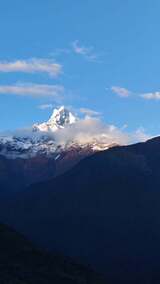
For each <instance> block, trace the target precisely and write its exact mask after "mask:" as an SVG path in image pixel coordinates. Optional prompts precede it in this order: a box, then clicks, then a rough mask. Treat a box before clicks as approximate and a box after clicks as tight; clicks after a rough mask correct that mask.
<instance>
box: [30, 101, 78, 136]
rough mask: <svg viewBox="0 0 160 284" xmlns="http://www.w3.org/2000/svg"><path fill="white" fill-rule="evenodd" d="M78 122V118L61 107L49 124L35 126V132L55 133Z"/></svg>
mask: <svg viewBox="0 0 160 284" xmlns="http://www.w3.org/2000/svg"><path fill="white" fill-rule="evenodd" d="M76 121H77V118H76V117H75V116H74V115H73V114H72V113H71V112H70V111H69V110H68V109H66V108H65V107H64V106H61V107H60V108H58V109H54V110H53V113H52V115H51V117H50V118H49V120H48V121H47V122H43V123H40V124H34V125H33V130H39V131H52V132H55V131H56V130H58V129H61V128H64V127H65V126H67V125H70V124H73V123H75V122H76Z"/></svg>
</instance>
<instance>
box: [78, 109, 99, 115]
mask: <svg viewBox="0 0 160 284" xmlns="http://www.w3.org/2000/svg"><path fill="white" fill-rule="evenodd" d="M80 112H81V113H83V114H85V115H87V116H90V117H91V116H99V115H101V113H100V112H98V111H95V110H92V109H89V108H80Z"/></svg>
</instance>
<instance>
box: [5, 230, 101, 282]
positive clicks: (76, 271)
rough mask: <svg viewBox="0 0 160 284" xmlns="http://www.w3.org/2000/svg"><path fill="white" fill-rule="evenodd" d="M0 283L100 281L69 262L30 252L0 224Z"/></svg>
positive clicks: (30, 250) (60, 258) (24, 243)
mask: <svg viewBox="0 0 160 284" xmlns="http://www.w3.org/2000/svg"><path fill="white" fill-rule="evenodd" d="M0 283H1V284H9V283H12V284H53V283H55V284H72V283H73V284H74V283H75V284H81V283H82V284H84V283H86V284H87V283H91V284H93V283H97V284H99V283H102V280H101V279H100V277H98V276H97V275H96V274H95V273H94V272H92V271H91V270H89V269H88V268H85V267H83V266H80V265H76V264H74V263H73V261H72V260H71V259H65V258H63V257H62V256H53V255H49V254H47V253H45V252H42V251H39V250H37V249H34V248H33V246H32V244H31V243H30V242H29V241H26V240H25V239H24V238H23V237H22V236H21V235H19V234H18V233H16V232H14V231H11V230H10V229H8V228H7V227H6V226H4V225H0ZM103 283H104V282H103Z"/></svg>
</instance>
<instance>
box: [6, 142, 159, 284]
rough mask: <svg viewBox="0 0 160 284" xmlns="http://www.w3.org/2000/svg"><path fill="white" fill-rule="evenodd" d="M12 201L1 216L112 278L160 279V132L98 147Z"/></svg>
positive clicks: (30, 234)
mask: <svg viewBox="0 0 160 284" xmlns="http://www.w3.org/2000/svg"><path fill="white" fill-rule="evenodd" d="M5 208H7V212H5V210H4V209H3V207H2V206H1V218H2V219H4V220H5V221H7V222H8V223H10V224H12V225H14V226H15V227H16V228H17V229H18V230H20V231H22V232H24V233H25V234H26V235H27V236H29V237H31V238H32V239H33V240H34V241H35V242H37V243H38V244H40V245H43V246H45V247H47V248H49V249H50V250H52V249H58V250H60V251H62V252H63V253H65V254H66V255H70V256H74V257H77V259H80V260H81V261H83V262H84V263H89V264H91V265H92V266H93V267H94V268H96V269H98V270H99V271H102V272H104V273H106V275H107V277H108V281H109V282H110V283H117V281H119V282H118V283H159V282H160V138H154V139H152V140H150V141H148V142H146V143H140V144H136V145H131V146H125V147H115V148H112V149H109V150H107V151H104V152H100V153H97V154H95V155H93V156H91V157H89V158H86V159H84V160H83V161H81V162H80V163H79V164H78V165H77V166H75V167H74V168H73V169H72V170H71V171H69V172H67V173H66V174H64V175H63V176H59V177H57V178H56V179H53V180H51V181H49V182H45V183H41V184H36V185H34V186H31V187H30V188H28V191H27V192H26V193H25V194H24V195H23V196H21V198H19V201H16V202H15V203H14V202H13V203H11V205H10V207H9V205H6V204H5ZM8 208H9V210H8ZM120 281H122V282H120Z"/></svg>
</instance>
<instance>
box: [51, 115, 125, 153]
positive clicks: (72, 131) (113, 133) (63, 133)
mask: <svg viewBox="0 0 160 284" xmlns="http://www.w3.org/2000/svg"><path fill="white" fill-rule="evenodd" d="M54 136H55V139H56V141H57V143H58V144H59V143H60V144H65V143H66V142H67V141H76V142H78V143H80V144H84V143H91V142H93V143H95V142H97V143H99V144H100V145H101V146H102V147H103V146H104V148H105V146H106V145H108V144H112V143H115V144H121V145H124V144H128V143H129V136H128V135H127V134H125V133H123V132H122V131H121V130H119V129H118V128H116V127H115V126H113V125H107V124H103V123H102V121H101V120H100V119H99V118H93V117H85V118H84V119H80V120H78V121H77V122H76V123H75V124H72V125H70V126H69V127H66V128H64V129H61V130H60V131H57V132H55V133H54Z"/></svg>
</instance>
